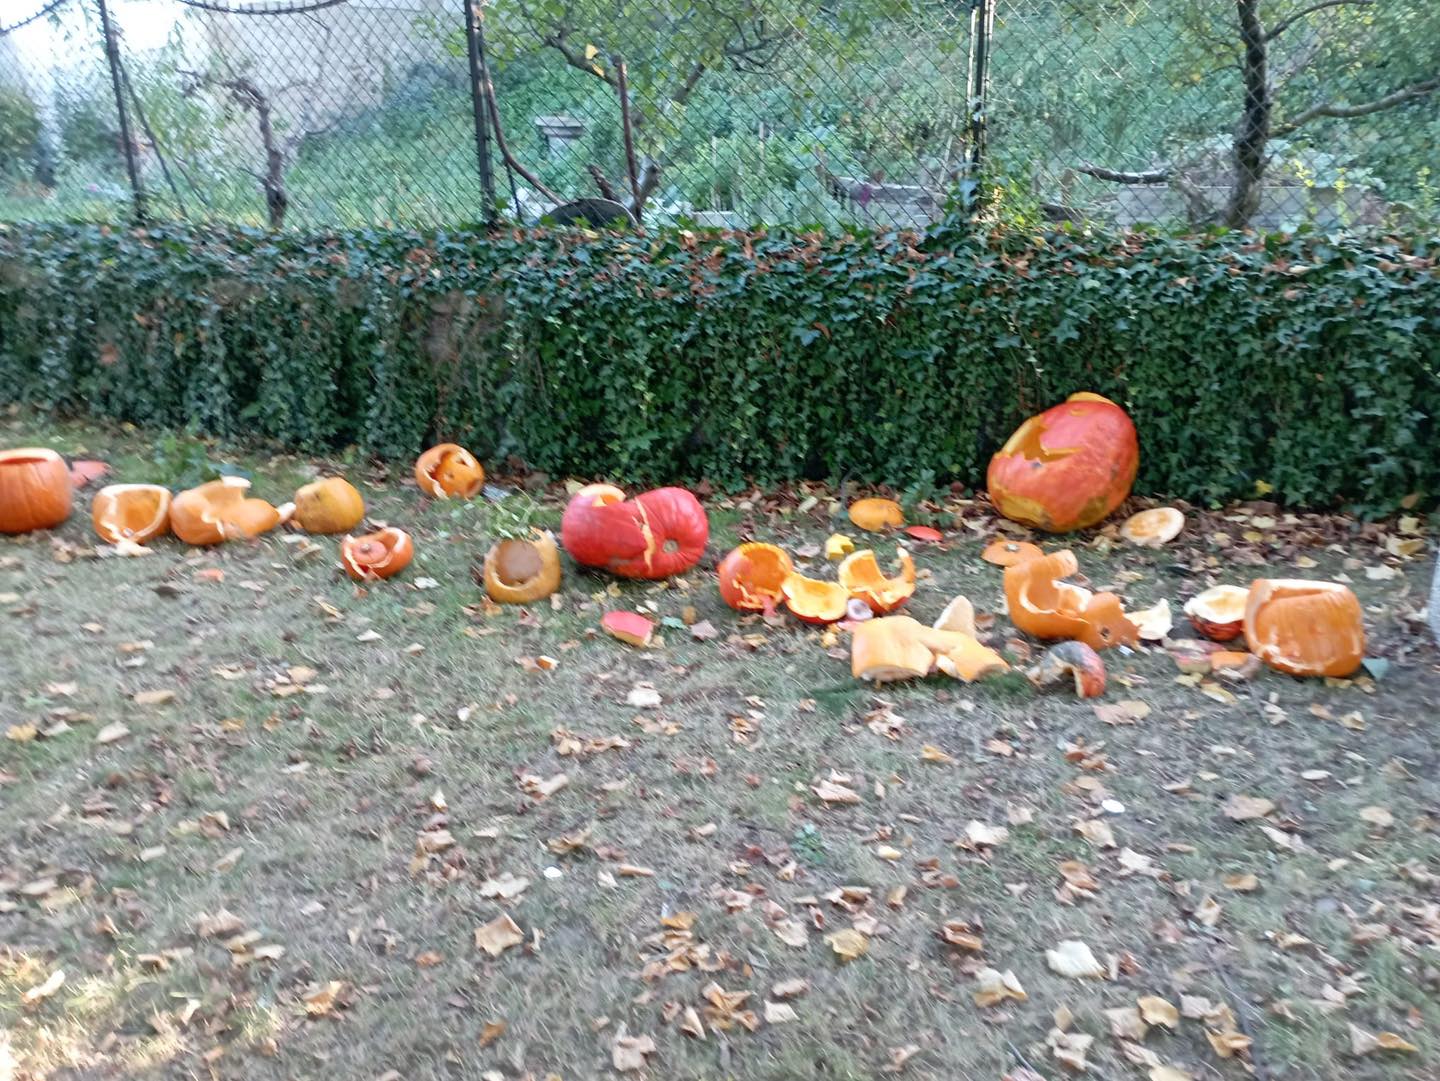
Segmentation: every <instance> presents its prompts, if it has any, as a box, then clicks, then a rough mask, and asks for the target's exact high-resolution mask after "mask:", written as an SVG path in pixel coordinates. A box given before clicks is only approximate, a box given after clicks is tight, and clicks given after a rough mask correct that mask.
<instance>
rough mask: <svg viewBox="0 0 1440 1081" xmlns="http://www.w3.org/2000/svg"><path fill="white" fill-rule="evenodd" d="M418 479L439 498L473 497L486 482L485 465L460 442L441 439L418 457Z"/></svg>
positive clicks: (427, 490)
mask: <svg viewBox="0 0 1440 1081" xmlns="http://www.w3.org/2000/svg"><path fill="white" fill-rule="evenodd" d="M415 483H416V484H418V485H419V486H420V490H421V491H422V492H424V493H425V494H426V495H428V496H433V497H434V498H436V499H449V498H451V497H452V496H454V497H457V498H459V499H472V498H474V497H475V496H477V495H479V494H480V489H481V488H483V487H484V486H485V467H484V466H482V465H481V464H480V463H479V462H478V461H477V460H476V458H475V455H473V454H471V453H470V452H469V451H468V450H466V449H465V448H464V447H462V446H460V445H459V444H458V443H440V444H438V445H437V446H433V447H431V448H430V449H429V450H427V451H426V452H425V453H424V454H422V455H420V457H419V458H418V459H416V461H415Z"/></svg>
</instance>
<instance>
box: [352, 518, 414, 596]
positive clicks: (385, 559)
mask: <svg viewBox="0 0 1440 1081" xmlns="http://www.w3.org/2000/svg"><path fill="white" fill-rule="evenodd" d="M414 555H415V542H414V541H413V540H411V539H410V534H409V533H406V532H405V531H404V530H403V529H396V528H395V527H394V526H390V527H388V528H386V529H382V530H379V531H378V532H375V533H366V534H365V535H364V536H361V537H351V536H347V537H346V538H345V539H344V540H342V541H341V542H340V562H341V564H342V565H343V566H344V568H345V573H346V574H348V575H349V576H350V577H351V578H354V579H355V580H356V581H357V582H365V581H371V580H374V579H377V578H391V577H394V576H395V575H397V574H399V573H400V572H401V571H403V570H404V569H405V568H406V567H408V566H409V565H410V560H411V559H412V558H414Z"/></svg>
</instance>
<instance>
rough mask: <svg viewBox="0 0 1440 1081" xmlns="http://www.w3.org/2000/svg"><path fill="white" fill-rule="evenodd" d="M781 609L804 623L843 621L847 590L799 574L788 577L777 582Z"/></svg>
mask: <svg viewBox="0 0 1440 1081" xmlns="http://www.w3.org/2000/svg"><path fill="white" fill-rule="evenodd" d="M780 591H781V593H782V594H783V595H784V597H785V607H786V608H788V609H790V613H791V614H792V615H793V616H795V618H796V619H799V620H801V621H803V622H805V623H817V624H819V623H837V622H839V621H840V620H842V619H844V618H845V614H846V610H847V608H848V607H849V604H850V591H849V590H847V589H846V588H845V587H844V586H842V585H841V584H840V583H839V582H824V581H821V580H820V579H818V578H807V577H805V575H803V574H790V575H788V576H786V578H785V581H784V582H783V583H781V586H780Z"/></svg>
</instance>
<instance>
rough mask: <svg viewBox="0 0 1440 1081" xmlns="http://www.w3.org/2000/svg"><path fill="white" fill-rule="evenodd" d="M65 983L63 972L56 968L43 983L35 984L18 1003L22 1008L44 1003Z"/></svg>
mask: <svg viewBox="0 0 1440 1081" xmlns="http://www.w3.org/2000/svg"><path fill="white" fill-rule="evenodd" d="M64 983H65V970H64V969H63V968H57V969H56V970H55V971H54V972H52V973H50V975H49V976H48V977H47V978H46V979H45V982H44V983H40V984H36V985H35V986H34V987H32V988H30V989H29V990H28V991H26V992H25V993H24V994H22V995H21V996H20V1002H21V1004H22V1005H24V1006H34V1005H36V1004H37V1003H40V1002H43V1001H45V999H47V998H49V997H50V996H51V995H53V994H54V993H55V992H56V991H58V990H60V988H61V987H62V986H63V985H64Z"/></svg>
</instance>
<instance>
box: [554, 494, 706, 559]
mask: <svg viewBox="0 0 1440 1081" xmlns="http://www.w3.org/2000/svg"><path fill="white" fill-rule="evenodd" d="M709 539H710V519H709V518H708V517H707V516H706V514H705V508H704V507H703V506H701V504H700V500H698V499H696V498H695V494H694V493H693V492H690V491H687V490H686V489H684V488H656V489H655V490H654V491H650V492H643V493H641V494H640V495H638V496H636V497H635V498H634V499H626V498H625V493H624V492H623V491H621V490H620V489H619V488H616V487H615V486H614V485H613V484H590V485H587V486H585V487H584V488H581V489H580V490H579V491H578V492H576V493H575V495H574V496H573V497H571V499H570V502H569V503H568V504H567V505H566V507H565V514H564V517H562V518H561V520H560V540H561V543H562V544H564V545H565V550H566V551H567V552H569V553H570V557H571V558H572V559H574V560H575V562H576V563H579V564H581V565H582V566H585V567H598V568H601V569H602V570H607V571H609V572H610V573H611V574H618V575H619V576H620V577H622V578H646V579H660V578H669V577H671V576H672V575H676V574H682V573H684V572H685V571H687V570H689V569H690V568H691V567H693V566H695V564H696V563H698V562H700V557H701V556H702V555H704V554H705V545H706V543H707V542H708V541H709Z"/></svg>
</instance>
